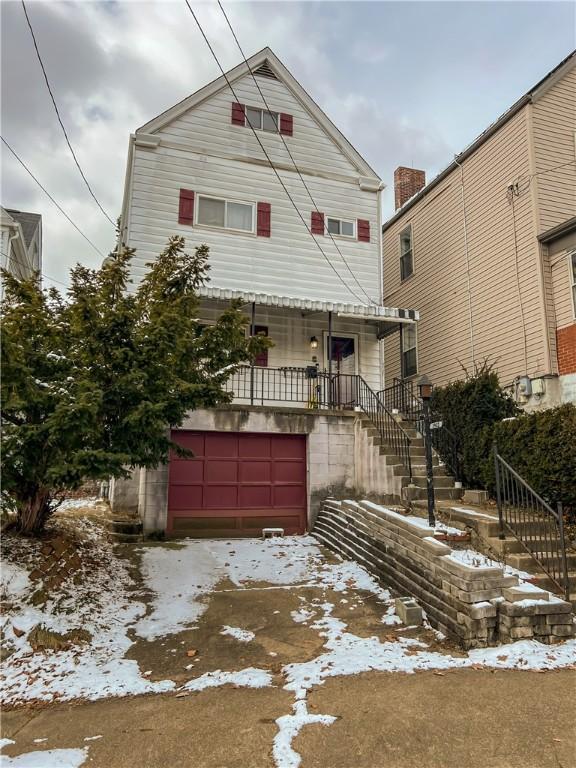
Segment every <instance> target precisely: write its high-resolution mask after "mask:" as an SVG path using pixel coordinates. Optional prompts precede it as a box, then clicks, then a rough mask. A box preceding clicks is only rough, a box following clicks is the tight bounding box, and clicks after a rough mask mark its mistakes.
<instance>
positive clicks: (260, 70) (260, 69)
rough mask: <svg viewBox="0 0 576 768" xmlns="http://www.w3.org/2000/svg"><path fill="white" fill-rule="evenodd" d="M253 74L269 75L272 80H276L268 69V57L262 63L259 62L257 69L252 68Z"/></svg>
mask: <svg viewBox="0 0 576 768" xmlns="http://www.w3.org/2000/svg"><path fill="white" fill-rule="evenodd" d="M254 74H255V75H260V77H271V78H272V80H278V78H277V77H276V75H275V74H274V72H273V71H272V70H271V69H270V64H268V59H266V61H265V62H264V64H261V65H260V66H259V67H258V69H255V70H254Z"/></svg>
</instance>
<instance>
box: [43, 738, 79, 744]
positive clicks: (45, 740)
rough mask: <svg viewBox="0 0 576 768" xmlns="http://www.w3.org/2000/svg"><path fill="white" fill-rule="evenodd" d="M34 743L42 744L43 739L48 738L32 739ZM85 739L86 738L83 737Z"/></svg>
mask: <svg viewBox="0 0 576 768" xmlns="http://www.w3.org/2000/svg"><path fill="white" fill-rule="evenodd" d="M32 741H33V742H34V744H42V742H43V741H48V739H32ZM84 741H86V739H84Z"/></svg>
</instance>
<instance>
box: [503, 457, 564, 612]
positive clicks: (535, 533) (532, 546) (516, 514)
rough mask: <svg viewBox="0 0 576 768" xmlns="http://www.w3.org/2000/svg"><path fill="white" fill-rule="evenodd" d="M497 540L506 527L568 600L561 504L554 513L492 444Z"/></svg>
mask: <svg viewBox="0 0 576 768" xmlns="http://www.w3.org/2000/svg"><path fill="white" fill-rule="evenodd" d="M493 455H494V474H495V477H496V501H497V504H498V519H499V523H500V538H501V539H503V538H504V527H506V528H507V529H508V530H509V531H510V532H511V533H512V534H513V535H514V536H515V537H516V538H517V539H518V541H519V542H520V543H521V544H522V546H523V547H524V549H525V550H526V551H527V552H528V553H529V554H530V555H531V556H532V557H533V558H534V560H536V562H537V563H538V565H539V566H540V568H541V569H542V570H543V571H544V573H545V574H546V575H547V576H548V577H549V578H550V580H551V581H552V582H553V583H554V584H555V585H556V586H557V587H558V589H559V590H560V591H561V592H563V593H564V597H565V599H566V600H569V599H570V578H569V575H568V564H567V559H566V540H565V536H564V521H563V519H562V504H560V503H558V508H557V509H556V510H555V509H554V508H553V507H551V506H550V504H548V503H547V502H546V501H544V499H543V498H542V497H541V496H539V495H538V494H537V493H536V491H535V490H534V489H533V488H531V487H530V486H529V485H528V483H527V482H526V481H525V480H524V479H523V478H522V477H521V476H520V475H519V474H518V472H516V470H515V469H514V468H513V467H511V466H510V464H508V462H507V461H505V459H503V458H502V456H500V454H499V453H498V448H497V446H496V443H494V445H493Z"/></svg>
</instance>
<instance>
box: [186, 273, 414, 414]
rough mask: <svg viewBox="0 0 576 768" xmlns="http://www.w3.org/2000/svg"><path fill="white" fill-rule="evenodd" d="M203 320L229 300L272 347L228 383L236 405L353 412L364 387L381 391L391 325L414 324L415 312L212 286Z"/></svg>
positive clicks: (204, 294)
mask: <svg viewBox="0 0 576 768" xmlns="http://www.w3.org/2000/svg"><path fill="white" fill-rule="evenodd" d="M201 296H202V304H201V310H200V317H201V319H202V321H203V322H206V323H210V322H214V321H215V320H216V318H217V317H218V315H219V314H220V313H221V312H222V311H223V309H224V308H225V306H226V305H227V303H228V302H229V301H230V300H232V299H239V300H240V301H242V303H243V309H244V311H245V313H246V315H247V318H248V320H249V325H248V328H247V333H249V334H250V335H252V336H255V335H263V336H266V337H268V338H269V339H270V340H271V341H272V346H271V347H270V348H269V349H268V350H266V351H265V352H264V353H262V354H261V355H259V356H258V358H257V359H256V360H255V361H254V364H253V365H251V366H245V367H243V368H241V369H240V370H238V371H237V372H236V373H235V374H234V375H233V376H232V377H231V378H230V380H229V381H228V384H227V388H228V391H230V392H233V393H234V402H235V403H238V404H244V405H274V406H281V405H282V404H285V405H286V406H288V407H299V408H308V409H310V408H345V407H348V408H353V407H355V406H356V405H357V404H358V400H359V398H360V397H361V390H362V388H363V387H366V388H369V389H370V390H372V391H374V392H377V391H379V390H381V389H382V387H383V368H384V360H383V345H382V343H381V340H382V339H383V338H384V336H385V335H386V332H387V330H388V329H389V328H391V327H395V326H397V325H398V324H399V323H401V324H406V325H411V326H413V325H414V324H415V322H416V321H417V320H418V313H417V312H416V311H414V310H407V309H398V308H394V307H383V306H380V305H377V304H371V305H356V304H344V303H336V302H326V301H314V300H309V299H295V298H293V297H285V296H273V295H270V294H250V293H246V292H243V291H232V290H224V289H219V288H213V287H209V286H207V287H204V288H202V289H201Z"/></svg>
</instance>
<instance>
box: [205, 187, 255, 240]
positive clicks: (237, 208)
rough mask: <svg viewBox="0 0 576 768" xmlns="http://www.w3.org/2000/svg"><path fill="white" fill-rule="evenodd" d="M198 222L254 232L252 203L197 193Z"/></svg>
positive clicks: (208, 225)
mask: <svg viewBox="0 0 576 768" xmlns="http://www.w3.org/2000/svg"><path fill="white" fill-rule="evenodd" d="M197 221H198V224H204V225H205V226H207V227H222V229H234V230H237V231H240V232H254V204H253V203H240V202H236V201H233V200H223V199H221V198H217V197H206V196H205V195H198V216H197Z"/></svg>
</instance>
